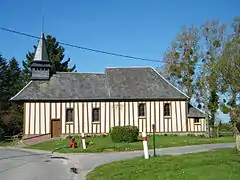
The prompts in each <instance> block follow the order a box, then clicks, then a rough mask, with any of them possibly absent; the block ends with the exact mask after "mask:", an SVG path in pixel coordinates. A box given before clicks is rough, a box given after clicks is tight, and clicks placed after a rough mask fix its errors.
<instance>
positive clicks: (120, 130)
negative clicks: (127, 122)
mask: <svg viewBox="0 0 240 180" xmlns="http://www.w3.org/2000/svg"><path fill="white" fill-rule="evenodd" d="M138 135H139V129H138V127H136V126H115V127H112V128H111V130H110V136H111V138H112V141H113V142H129V143H130V142H136V141H137V139H138Z"/></svg>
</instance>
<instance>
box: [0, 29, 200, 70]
mask: <svg viewBox="0 0 240 180" xmlns="http://www.w3.org/2000/svg"><path fill="white" fill-rule="evenodd" d="M0 29H1V30H3V31H6V32H10V33H15V34H19V35H22V36H27V37H31V38H34V39H38V40H39V39H40V37H38V36H34V35H31V34H27V33H23V32H20V31H15V30H11V29H7V28H0ZM58 43H59V44H62V45H65V46H69V47H73V48H78V49H83V50H87V51H92V52H96V53H102V54H107V55H112V56H118V57H123V58H128V59H134V60H141V61H148V62H158V63H164V64H181V63H179V62H166V61H163V60H156V59H148V58H142V57H137V56H130V55H124V54H119V53H114V52H108V51H102V50H97V49H92V48H87V47H82V46H79V45H73V44H69V43H65V42H59V41H58ZM185 64H186V65H187V63H185ZM195 66H196V67H197V66H199V67H200V65H195Z"/></svg>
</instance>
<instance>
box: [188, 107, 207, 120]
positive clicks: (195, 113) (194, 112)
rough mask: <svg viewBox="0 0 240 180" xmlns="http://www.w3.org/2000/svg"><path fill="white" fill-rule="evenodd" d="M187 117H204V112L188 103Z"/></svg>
mask: <svg viewBox="0 0 240 180" xmlns="http://www.w3.org/2000/svg"><path fill="white" fill-rule="evenodd" d="M187 116H188V117H189V118H204V117H205V114H204V113H203V112H202V111H201V110H199V109H198V108H195V107H193V106H192V105H191V104H188V115H187Z"/></svg>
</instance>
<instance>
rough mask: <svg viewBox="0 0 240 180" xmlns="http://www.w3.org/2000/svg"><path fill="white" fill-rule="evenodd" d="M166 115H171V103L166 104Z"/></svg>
mask: <svg viewBox="0 0 240 180" xmlns="http://www.w3.org/2000/svg"><path fill="white" fill-rule="evenodd" d="M164 116H171V111H170V103H165V104H164Z"/></svg>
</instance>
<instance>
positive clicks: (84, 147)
mask: <svg viewBox="0 0 240 180" xmlns="http://www.w3.org/2000/svg"><path fill="white" fill-rule="evenodd" d="M82 146H83V149H86V140H85V135H84V133H82Z"/></svg>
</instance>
